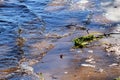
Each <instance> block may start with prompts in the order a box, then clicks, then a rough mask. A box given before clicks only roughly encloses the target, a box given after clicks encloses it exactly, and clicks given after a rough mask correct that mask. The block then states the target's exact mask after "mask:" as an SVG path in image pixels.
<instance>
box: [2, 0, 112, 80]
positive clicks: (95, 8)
mask: <svg viewBox="0 0 120 80" xmlns="http://www.w3.org/2000/svg"><path fill="white" fill-rule="evenodd" d="M109 1H111V0H109ZM102 3H106V2H105V1H104V0H101V1H99V0H4V1H2V0H1V1H0V77H4V76H2V75H6V74H9V73H12V72H11V69H13V70H14V69H16V68H17V69H18V67H19V64H20V61H21V60H22V59H23V58H27V59H28V60H29V59H35V58H36V56H35V57H34V56H33V57H31V56H32V55H33V53H34V54H40V53H41V51H40V50H37V49H36V48H34V47H33V46H32V45H33V44H37V42H41V41H43V40H44V39H45V36H46V35H48V34H50V33H56V34H58V35H63V34H64V33H66V28H65V27H66V26H68V25H74V26H76V25H77V26H83V27H87V28H89V29H101V30H105V29H107V28H108V27H109V26H110V24H109V23H110V22H111V21H110V20H108V19H107V18H105V16H104V12H103V11H104V9H103V8H102V6H101V4H102ZM106 4H107V3H106ZM68 32H69V31H68ZM12 80H19V79H16V78H14V79H12ZM25 80H33V79H25Z"/></svg>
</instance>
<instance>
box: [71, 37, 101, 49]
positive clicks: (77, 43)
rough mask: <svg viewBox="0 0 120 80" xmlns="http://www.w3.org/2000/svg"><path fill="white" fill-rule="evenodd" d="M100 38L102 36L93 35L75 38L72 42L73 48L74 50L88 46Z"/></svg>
mask: <svg viewBox="0 0 120 80" xmlns="http://www.w3.org/2000/svg"><path fill="white" fill-rule="evenodd" d="M100 38H102V36H101V35H100V36H98V37H96V36H94V35H87V36H82V37H79V38H75V39H74V40H73V42H74V47H75V48H83V47H86V45H87V44H89V43H90V42H92V41H94V40H96V39H100Z"/></svg>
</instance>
